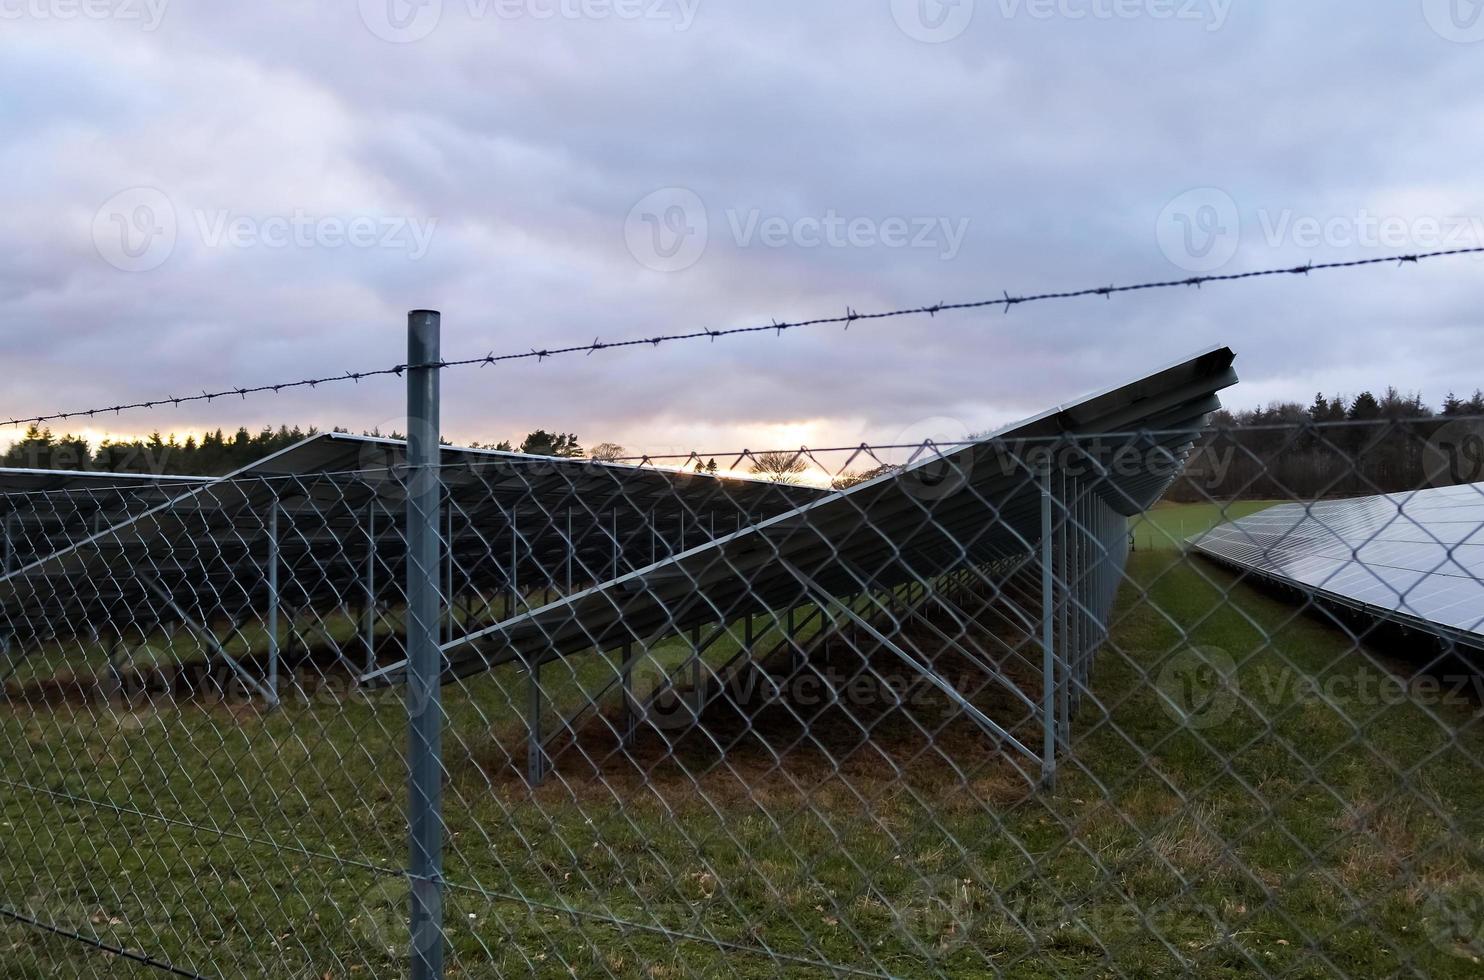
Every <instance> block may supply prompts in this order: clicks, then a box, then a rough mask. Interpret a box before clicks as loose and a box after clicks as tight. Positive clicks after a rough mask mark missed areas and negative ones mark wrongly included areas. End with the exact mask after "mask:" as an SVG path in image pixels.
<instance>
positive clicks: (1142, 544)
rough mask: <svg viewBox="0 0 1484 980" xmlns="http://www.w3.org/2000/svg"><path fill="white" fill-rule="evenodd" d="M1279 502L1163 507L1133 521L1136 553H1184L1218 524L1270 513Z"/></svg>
mask: <svg viewBox="0 0 1484 980" xmlns="http://www.w3.org/2000/svg"><path fill="white" fill-rule="evenodd" d="M1276 503H1279V501H1276V500H1234V501H1230V502H1228V503H1225V504H1219V503H1202V504H1163V503H1162V504H1159V505H1157V506H1155V508H1154V509H1153V510H1151V511H1149V512H1148V513H1147V514H1143V515H1141V516H1139V517H1135V518H1133V519H1132V520H1130V521H1129V533H1131V534H1132V535H1133V544H1134V549H1135V550H1136V551H1180V550H1182V549H1183V548H1184V546H1185V542H1186V541H1187V540H1188V539H1190V538H1191V537H1194V536H1195V535H1197V534H1200V533H1201V532H1202V531H1209V530H1210V529H1211V528H1213V527H1215V526H1217V525H1218V524H1225V523H1226V522H1227V521H1235V520H1240V519H1241V518H1243V517H1247V516H1249V515H1251V514H1256V513H1257V512H1258V511H1262V510H1267V509H1268V508H1269V507H1271V506H1273V505H1274V504H1276Z"/></svg>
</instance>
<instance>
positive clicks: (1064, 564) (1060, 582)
mask: <svg viewBox="0 0 1484 980" xmlns="http://www.w3.org/2000/svg"><path fill="white" fill-rule="evenodd" d="M1059 476H1060V479H1059V481H1058V482H1059V484H1060V491H1061V492H1060V500H1059V506H1058V507H1056V517H1057V519H1058V523H1059V530H1058V533H1057V535H1056V550H1057V555H1056V579H1057V584H1056V596H1057V603H1056V631H1057V633H1059V634H1060V636H1061V647H1060V649H1061V656H1060V657H1059V658H1058V660H1059V661H1060V663H1059V665H1058V680H1057V685H1056V692H1057V694H1056V698H1057V702H1056V703H1057V719H1058V720H1059V722H1060V739H1061V744H1062V745H1063V746H1067V745H1069V744H1071V740H1072V722H1071V704H1070V701H1071V696H1072V684H1071V671H1070V670H1069V667H1070V665H1071V663H1072V658H1073V657H1074V656H1075V655H1076V652H1075V651H1074V650H1073V649H1072V646H1071V643H1070V640H1071V633H1070V632H1069V631H1068V629H1067V622H1068V619H1069V618H1070V616H1071V612H1072V609H1071V597H1072V575H1071V570H1070V569H1071V566H1070V564H1069V562H1068V553H1069V550H1070V543H1069V541H1068V535H1069V534H1070V532H1071V521H1070V520H1069V516H1068V515H1069V514H1070V513H1071V512H1070V511H1069V510H1068V509H1067V500H1068V499H1069V498H1068V497H1067V475H1066V472H1065V471H1063V472H1062V473H1061V474H1059Z"/></svg>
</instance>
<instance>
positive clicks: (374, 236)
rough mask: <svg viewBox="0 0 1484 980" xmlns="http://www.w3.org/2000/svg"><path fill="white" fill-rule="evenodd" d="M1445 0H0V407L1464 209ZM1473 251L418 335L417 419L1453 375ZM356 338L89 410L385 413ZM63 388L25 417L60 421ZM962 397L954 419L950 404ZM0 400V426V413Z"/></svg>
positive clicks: (104, 425)
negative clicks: (441, 359) (1299, 274)
mask: <svg viewBox="0 0 1484 980" xmlns="http://www.w3.org/2000/svg"><path fill="white" fill-rule="evenodd" d="M1481 14H1484V4H1480V3H1477V2H1475V0H1437V2H1433V0H1426V2H1424V0H1396V2H1388V3H1384V4H1382V3H1375V4H1373V3H1365V4H1361V3H1357V2H1355V0H1305V2H1293V0H1281V2H1279V0H1269V2H1262V0H1239V2H1231V0H957V2H956V3H944V2H940V0H813V2H809V3H799V2H797V0H441V2H440V0H421V2H420V3H418V2H409V0H321V2H315V3H306V2H303V0H274V2H267V0H261V2H255V3H251V4H241V3H234V4H224V3H214V2H213V3H208V2H201V0H0V93H3V94H0V169H3V173H4V174H5V176H6V179H5V180H4V181H3V182H0V203H3V208H0V246H3V249H4V254H5V256H6V261H5V262H4V263H3V264H0V344H3V351H4V360H3V364H4V385H3V388H0V417H6V418H8V417H12V416H28V415H38V414H45V413H50V412H52V411H58V410H71V409H78V408H85V407H90V406H95V405H109V404H115V403H118V402H124V401H134V400H137V399H145V398H152V397H157V396H163V395H176V394H187V393H192V392H196V391H200V390H203V389H213V390H214V389H217V388H224V387H231V386H234V385H255V384H262V383H270V382H278V381H285V380H291V379H294V378H298V377H303V376H305V375H318V374H329V373H337V372H340V371H347V370H358V369H365V368H374V367H381V366H385V365H388V364H394V363H398V362H399V361H401V360H402V359H403V358H404V355H405V313H406V311H407V310H408V309H410V308H414V307H433V308H438V309H441V310H442V311H443V312H444V351H445V355H446V356H449V357H458V356H471V355H481V354H485V353H486V352H490V351H494V352H497V353H505V352H515V351H524V350H528V349H531V348H545V347H551V346H559V345H563V344H568V343H584V342H590V341H591V340H593V339H594V338H602V339H604V340H619V339H625V338H631V337H640V336H648V335H652V334H655V333H669V332H680V331H686V330H691V329H696V328H702V327H713V328H721V327H730V326H744V325H750V324H754V323H767V322H769V321H770V320H771V319H773V318H779V319H796V318H804V317H812V316H830V315H835V314H838V313H843V312H844V311H845V309H846V308H847V307H851V308H854V309H856V310H860V311H863V312H865V311H871V310H879V309H889V308H893V307H898V306H903V305H917V304H923V303H933V302H936V301H957V300H969V299H977V298H982V297H986V296H996V295H999V294H1000V293H1001V292H1002V291H1004V290H1009V291H1010V292H1012V293H1022V292H1031V291H1038V290H1051V289H1062V288H1076V287H1083V286H1090V285H1101V284H1104V283H1112V282H1125V281H1135V280H1141V279H1147V278H1169V277H1174V276H1179V275H1184V274H1188V273H1189V272H1190V271H1222V272H1231V271H1239V270H1243V269H1248V268H1258V267H1266V266H1272V265H1283V264H1297V263H1302V262H1304V261H1306V260H1310V259H1312V260H1315V261H1321V262H1322V261H1328V260H1332V259H1340V258H1351V257H1365V256H1371V255H1384V254H1391V253H1393V252H1400V251H1407V250H1413V249H1431V248H1441V247H1456V246H1470V245H1478V244H1481V243H1484V182H1481V181H1480V180H1479V166H1478V161H1479V159H1480V152H1481V145H1480V143H1481V140H1484V135H1481V134H1484V103H1481V102H1480V100H1479V99H1478V98H1477V97H1476V96H1477V93H1478V92H1479V89H1480V86H1479V83H1480V80H1481V74H1484V16H1481ZM1481 276H1484V262H1481V261H1478V260H1476V259H1473V258H1462V259H1450V260H1446V261H1443V262H1438V263H1435V264H1432V265H1430V266H1423V267H1416V268H1411V267H1409V268H1405V269H1393V268H1391V267H1390V266H1387V267H1382V268H1379V269H1377V270H1375V271H1371V272H1362V273H1349V272H1339V273H1327V274H1325V275H1323V276H1315V277H1313V278H1311V279H1309V280H1307V281H1301V280H1296V279H1295V280H1288V279H1284V280H1276V281H1262V282H1257V283H1253V284H1249V285H1236V286H1214V287H1209V288H1207V289H1205V290H1203V291H1201V292H1199V293H1197V292H1195V291H1193V290H1190V291H1171V292H1163V293H1149V294H1144V293H1141V294H1136V295H1133V296H1126V297H1122V298H1119V299H1115V300H1111V301H1104V300H1082V301H1075V302H1068V303H1060V304H1043V305H1037V306H1031V307H1024V308H1020V309H1017V310H1015V311H1014V312H1012V313H1011V314H1010V315H1008V316H1007V315H1004V314H1003V313H1002V312H1000V311H996V310H990V311H983V312H974V313H963V314H953V315H945V316H941V317H938V318H936V319H927V318H917V319H905V320H892V321H883V322H880V323H874V324H857V325H855V326H854V327H852V328H851V329H850V331H849V332H845V331H842V330H840V329H838V328H834V327H825V328H812V329H809V330H799V331H794V332H792V333H790V334H787V335H785V336H782V337H773V336H769V335H752V336H749V337H745V338H737V339H728V340H723V341H718V342H716V343H714V344H712V343H704V342H702V343H689V344H674V345H669V346H661V347H659V348H658V349H641V350H633V351H626V352H609V353H600V354H595V355H593V356H591V357H569V358H562V359H553V360H548V361H545V362H543V363H539V364H537V363H530V362H522V363H517V364H512V365H507V366H502V367H498V368H488V369H464V370H459V371H451V372H449V373H448V374H447V376H446V378H445V389H444V390H445V396H446V400H445V409H444V418H445V428H446V431H447V432H448V434H449V435H451V436H452V437H454V438H456V439H460V440H467V439H480V440H487V439H497V438H508V437H518V436H519V435H520V434H522V433H524V432H525V431H527V430H529V429H531V428H534V427H536V426H545V427H548V428H553V427H555V428H561V429H566V430H573V431H575V432H577V433H578V434H579V435H580V436H581V437H582V439H583V440H584V442H586V443H587V444H589V445H591V444H593V443H596V442H598V441H600V440H611V441H617V442H620V443H623V444H624V445H626V446H628V447H630V448H632V449H635V450H646V451H680V450H689V449H692V448H694V449H698V450H702V451H720V450H725V449H734V448H740V447H742V446H748V447H751V448H755V449H756V448H762V447H764V446H772V447H785V446H789V447H792V446H797V445H799V444H801V443H808V444H810V445H821V444H837V445H838V444H855V443H858V442H860V441H862V440H872V441H880V440H896V439H899V438H903V437H904V436H905V437H908V438H915V437H916V436H919V435H923V434H934V433H936V434H940V435H943V434H961V433H962V432H964V431H969V430H978V429H984V428H988V427H990V426H992V425H995V424H999V423H1003V422H1007V421H1011V420H1013V419H1015V418H1019V417H1021V416H1024V415H1026V414H1029V413H1031V412H1033V411H1035V410H1037V409H1040V408H1042V407H1045V406H1047V405H1049V404H1051V403H1054V402H1057V401H1061V400H1065V399H1067V398H1069V397H1072V396H1074V395H1077V394H1079V393H1082V392H1084V391H1086V390H1089V389H1093V388H1098V387H1101V386H1103V385H1106V384H1110V383H1113V382H1117V381H1119V380H1120V379H1123V378H1125V377H1127V376H1129V375H1132V374H1135V373H1138V372H1141V371H1143V370H1145V369H1146V368H1149V367H1152V366H1156V365H1159V364H1161V363H1164V362H1167V361H1170V360H1173V359H1176V358H1178V357H1180V356H1182V355H1184V354H1186V353H1188V352H1191V351H1193V350H1195V349H1197V348H1200V347H1203V346H1205V345H1208V344H1211V343H1217V342H1221V343H1227V344H1230V345H1231V346H1233V347H1234V348H1236V349H1237V351H1238V354H1239V369H1240V371H1241V374H1242V376H1243V378H1244V383H1243V385H1242V387H1241V388H1239V389H1238V390H1237V391H1235V392H1234V393H1233V394H1232V396H1231V398H1230V399H1229V400H1230V401H1232V402H1235V403H1237V404H1241V405H1251V404H1256V403H1260V402H1264V401H1267V400H1269V399H1272V398H1280V397H1281V398H1295V399H1302V400H1305V401H1307V400H1308V399H1309V398H1310V397H1311V396H1312V394H1313V392H1314V391H1315V390H1316V389H1321V388H1322V389H1324V390H1326V391H1344V392H1352V393H1353V392H1355V391H1358V390H1360V389H1362V388H1366V387H1372V386H1383V385H1385V384H1387V383H1395V384H1397V385H1399V386H1403V387H1407V388H1416V389H1420V390H1421V391H1422V393H1423V394H1424V396H1425V397H1426V398H1427V399H1428V400H1430V401H1432V402H1434V403H1436V402H1438V401H1440V400H1441V398H1442V396H1443V395H1444V394H1445V393H1446V392H1447V391H1448V390H1449V389H1458V390H1460V391H1471V390H1473V389H1474V388H1475V387H1478V386H1480V385H1484V363H1481V359H1480V357H1479V351H1480V349H1481V345H1480V341H1479V328H1480V325H1481V318H1484V313H1481V309H1484V304H1481V302H1480V295H1481V293H1480V283H1481ZM401 399H402V392H401V389H400V387H399V383H398V382H396V381H395V380H384V381H368V382H365V383H363V384H361V385H359V386H351V385H340V386H329V387H325V388H322V389H318V390H315V391H312V392H311V391H304V392H296V393H284V394H280V395H277V396H265V397H258V398H252V399H248V400H233V399H228V400H225V401H220V402H216V403H213V404H212V405H210V406H205V405H195V406H184V407H180V408H172V409H165V410H159V411H154V412H136V413H131V414H126V415H122V416H119V417H116V418H111V419H107V420H98V421H96V422H94V423H92V424H91V425H90V426H88V427H78V428H79V430H80V431H86V432H88V433H89V434H90V435H93V436H95V437H96V436H97V435H99V434H101V433H139V432H148V431H150V430H151V429H162V430H167V431H168V430H171V429H175V430H187V429H200V428H202V427H205V426H216V425H223V426H229V427H230V426H235V425H238V424H246V425H248V426H250V427H256V426H260V425H264V424H278V423H280V422H289V423H296V422H297V423H300V424H306V425H308V424H316V425H319V426H322V427H329V426H334V425H340V426H345V427H348V428H351V429H357V430H359V429H368V428H371V427H373V426H379V427H381V428H382V429H389V428H395V427H396V426H397V425H398V424H399V422H400V419H399V414H400V406H401ZM65 427H66V426H59V428H65ZM955 429H956V430H958V431H957V432H954V430H955ZM3 438H6V436H0V439H3Z"/></svg>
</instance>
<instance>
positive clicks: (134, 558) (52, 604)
mask: <svg viewBox="0 0 1484 980" xmlns="http://www.w3.org/2000/svg"><path fill="white" fill-rule="evenodd" d="M405 453H406V447H405V443H403V442H401V441H398V440H392V439H383V438H376V437H367V436H354V435H349V434H346V433H324V434H320V435H316V436H313V437H310V438H308V439H306V440H304V441H303V442H300V443H298V444H296V445H294V446H291V447H288V448H286V449H284V450H281V451H280V452H278V453H275V454H273V455H271V456H268V457H266V458H265V459H263V460H260V461H258V462H256V463H254V464H252V465H250V466H248V467H245V468H243V469H241V470H239V471H237V472H235V473H233V474H230V475H229V476H227V477H223V478H222V479H221V480H218V481H206V480H202V481H194V482H193V483H192V484H191V485H190V486H186V487H181V486H172V485H170V484H167V483H165V482H163V481H161V480H158V479H157V480H154V481H153V482H150V481H147V480H145V479H143V478H140V479H138V480H130V481H127V482H128V483H129V485H136V484H137V487H139V488H142V487H143V486H145V485H146V483H148V485H149V486H150V487H151V488H152V494H151V495H147V496H146V495H142V494H138V493H136V494H135V495H133V496H132V497H130V498H129V499H130V500H131V501H132V503H131V506H130V507H129V508H128V510H127V514H115V515H114V516H117V517H119V518H120V519H116V520H108V519H103V518H102V517H100V516H99V515H98V514H91V516H90V519H89V520H88V521H87V522H85V523H82V524H78V523H77V522H76V521H73V522H70V523H68V524H67V525H66V527H65V529H63V528H59V529H58V530H57V533H55V534H52V535H50V536H49V537H48V538H47V540H48V541H51V542H53V543H55V544H56V545H57V547H56V548H42V547H40V541H38V542H37V543H36V546H33V547H31V548H30V549H28V553H27V554H25V555H21V556H20V557H19V558H18V559H17V560H16V561H13V562H12V564H11V566H10V567H9V572H10V574H8V575H7V576H5V577H3V578H0V611H3V612H4V613H5V614H6V615H7V616H8V617H9V619H10V622H11V623H12V624H16V625H18V624H22V623H25V624H28V625H29V626H30V627H31V628H32V629H33V630H35V631H37V632H38V635H46V633H47V629H46V628H43V624H47V623H50V622H52V621H55V620H57V619H59V618H61V617H63V616H64V612H63V607H64V606H65V610H66V611H65V616H66V617H69V618H75V617H79V616H80V617H84V618H92V617H100V618H101V617H107V616H109V615H111V613H110V610H117V609H128V610H129V613H128V615H129V616H131V617H135V618H137V617H140V616H142V615H144V612H145V611H146V610H148V609H150V608H151V607H154V606H157V605H158V602H157V601H156V600H157V593H159V592H164V593H166V594H168V595H170V596H171V597H172V599H173V601H175V602H176V603H178V604H179V605H180V606H182V607H184V608H185V609H187V610H188V611H190V612H191V613H192V614H193V615H194V616H195V617H196V618H198V619H200V620H202V621H206V620H211V619H214V618H220V617H223V616H224V617H226V618H228V619H232V618H235V617H239V616H241V615H243V614H244V613H246V612H248V611H250V610H251V609H252V608H253V606H254V604H255V603H259V602H260V601H261V596H260V593H261V590H262V583H263V582H264V581H266V575H265V571H266V570H265V562H266V560H267V554H268V550H269V543H268V540H267V539H268V535H269V530H270V524H271V523H272V521H271V520H270V517H271V515H272V512H273V511H274V510H275V509H276V511H277V515H278V518H279V520H280V522H281V523H282V525H283V528H282V530H281V531H280V536H279V538H278V539H277V542H276V550H277V555H278V558H279V560H280V561H281V562H283V563H284V564H285V565H286V566H287V567H289V568H290V569H300V570H302V571H303V574H297V575H292V576H290V578H291V579H292V581H293V583H294V588H295V592H296V594H295V596H294V601H295V602H296V603H297V604H299V605H310V604H312V603H314V602H315V601H317V600H320V599H324V598H338V597H343V596H344V595H346V594H348V593H350V592H353V591H355V589H356V582H357V579H358V577H359V576H360V574H361V571H362V570H363V569H364V568H365V567H366V566H367V563H368V561H369V560H370V559H369V557H368V556H369V555H371V554H372V553H375V554H376V555H377V557H376V559H375V560H376V561H377V562H378V563H379V564H380V565H381V578H382V580H383V581H384V582H389V581H392V580H394V579H397V578H399V577H400V576H401V575H402V574H403V573H404V570H405V565H404V559H405V555H404V554H403V546H402V543H401V532H400V525H401V524H402V522H403V519H404V516H405V515H404V514H403V510H404V504H403V501H404V473H403V468H404V466H405ZM441 476H442V480H443V484H444V488H445V504H444V511H445V529H446V537H447V539H448V540H449V541H451V542H452V547H451V548H450V549H449V569H448V576H449V578H450V579H451V580H453V581H454V582H455V583H459V582H460V580H461V579H462V580H463V584H465V585H466V586H468V585H472V584H475V583H477V582H478V583H488V582H491V581H494V580H499V581H500V582H508V583H517V582H526V583H534V582H537V581H540V580H542V579H545V578H550V577H551V576H552V573H553V570H560V571H559V573H558V574H557V578H558V579H565V581H560V582H556V583H553V584H560V585H564V586H566V585H570V584H571V583H572V582H574V581H575V582H587V581H602V580H606V579H609V578H613V577H616V576H617V575H619V574H622V573H623V572H626V571H629V570H632V569H633V568H638V567H642V566H645V565H649V564H652V563H653V562H655V561H657V560H659V559H661V558H663V557H668V556H670V555H673V554H678V553H679V552H681V551H683V550H686V549H687V548H688V547H691V546H693V545H695V544H696V543H697V542H699V541H702V540H712V539H713V538H715V537H717V536H719V535H721V534H723V533H727V532H731V531H734V530H736V529H737V528H739V527H741V526H744V525H745V524H747V523H752V522H756V521H758V520H762V519H764V518H766V517H769V516H772V515H774V514H778V513H781V512H784V511H787V510H791V509H793V508H795V507H797V506H798V505H799V504H800V503H802V502H804V501H808V500H813V499H818V498H819V497H821V496H823V495H825V494H826V493H827V491H825V490H823V489H820V488H816V487H809V486H790V485H783V484H779V483H773V482H767V481H761V480H757V479H752V478H749V477H737V476H732V475H725V476H718V475H711V474H707V473H697V472H684V473H681V472H673V471H667V470H661V469H656V468H654V467H645V466H635V465H631V464H619V463H603V462H596V461H592V460H583V459H562V458H550V457H540V456H531V455H526V454H521V453H508V452H499V451H495V450H483V449H468V448H460V447H452V446H450V447H445V448H444V449H443V451H442V454H441ZM52 479H55V480H57V481H59V482H65V480H64V478H62V477H60V476H56V475H53V476H52ZM46 500H51V501H56V502H59V504H61V505H71V504H70V503H69V502H74V501H73V496H72V495H70V494H67V493H61V492H58V493H57V494H55V495H46V496H45V497H42V498H37V497H34V496H32V497H29V498H27V506H30V507H32V508H35V507H36V506H38V501H46ZM39 506H42V507H47V506H51V504H48V503H45V502H42V503H40V504H39ZM104 516H107V513H106V512H105V515H104ZM450 521H451V522H452V524H451V525H450V524H448V523H447V522H450ZM64 545H65V546H64ZM493 559H508V560H504V561H496V560H493ZM120 568H137V569H146V570H147V572H148V575H149V577H150V581H151V582H152V583H153V584H152V585H151V586H150V587H148V588H146V587H143V586H142V585H141V584H140V582H139V581H136V580H135V579H136V576H131V575H126V574H125V575H120V574H117V570H118V569H120ZM562 573H564V574H562ZM494 587H503V586H501V585H498V584H497V585H496V586H494ZM13 628H14V627H13Z"/></svg>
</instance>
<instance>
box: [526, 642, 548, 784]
mask: <svg viewBox="0 0 1484 980" xmlns="http://www.w3.org/2000/svg"><path fill="white" fill-rule="evenodd" d="M541 701H542V696H541V661H540V659H538V658H536V657H532V658H531V660H530V662H529V663H527V664H526V782H527V783H528V784H529V785H531V786H539V785H541V782H542V780H544V779H545V778H546V773H547V769H548V762H547V758H546V743H545V742H544V741H543V740H542V737H541Z"/></svg>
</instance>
